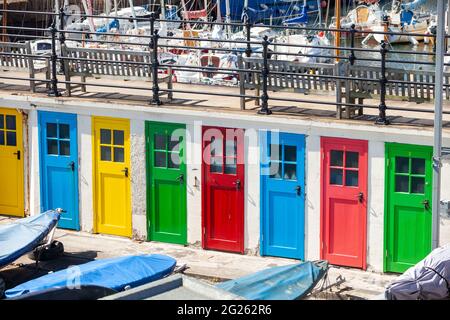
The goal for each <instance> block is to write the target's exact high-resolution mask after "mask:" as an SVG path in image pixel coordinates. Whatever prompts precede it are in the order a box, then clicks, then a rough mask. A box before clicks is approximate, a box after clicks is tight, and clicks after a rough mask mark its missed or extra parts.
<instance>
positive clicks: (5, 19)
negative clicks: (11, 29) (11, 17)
mask: <svg viewBox="0 0 450 320" xmlns="http://www.w3.org/2000/svg"><path fill="white" fill-rule="evenodd" d="M3 10H8V0H3ZM2 20H3V42H7V41H8V37H7V35H6V33H7V32H6V27H7V25H8V12H3V15H2Z"/></svg>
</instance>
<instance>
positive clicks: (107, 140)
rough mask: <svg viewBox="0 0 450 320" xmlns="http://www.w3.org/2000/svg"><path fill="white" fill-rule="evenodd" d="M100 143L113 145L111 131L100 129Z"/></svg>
mask: <svg viewBox="0 0 450 320" xmlns="http://www.w3.org/2000/svg"><path fill="white" fill-rule="evenodd" d="M100 143H101V144H111V130H109V129H100ZM110 151H111V150H110Z"/></svg>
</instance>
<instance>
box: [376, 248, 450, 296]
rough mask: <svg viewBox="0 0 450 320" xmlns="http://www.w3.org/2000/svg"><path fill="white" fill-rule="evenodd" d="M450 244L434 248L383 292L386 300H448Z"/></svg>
mask: <svg viewBox="0 0 450 320" xmlns="http://www.w3.org/2000/svg"><path fill="white" fill-rule="evenodd" d="M449 284H450V244H448V245H446V246H443V247H439V248H436V249H435V250H433V251H432V252H431V253H430V254H429V255H428V256H427V257H425V259H423V260H422V261H420V262H419V263H417V264H416V265H415V266H413V267H411V268H409V269H408V270H406V272H405V273H403V274H402V275H401V276H399V277H398V278H397V279H396V280H395V281H393V282H392V283H391V284H390V285H389V286H388V287H387V288H386V291H385V298H386V299H387V300H441V299H450V293H449V292H450V286H449Z"/></svg>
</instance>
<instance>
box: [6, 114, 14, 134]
mask: <svg viewBox="0 0 450 320" xmlns="http://www.w3.org/2000/svg"><path fill="white" fill-rule="evenodd" d="M6 129H7V130H16V116H10V115H8V116H6Z"/></svg>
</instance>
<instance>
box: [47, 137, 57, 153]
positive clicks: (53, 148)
mask: <svg viewBox="0 0 450 320" xmlns="http://www.w3.org/2000/svg"><path fill="white" fill-rule="evenodd" d="M47 154H55V155H58V140H52V139H47Z"/></svg>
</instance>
